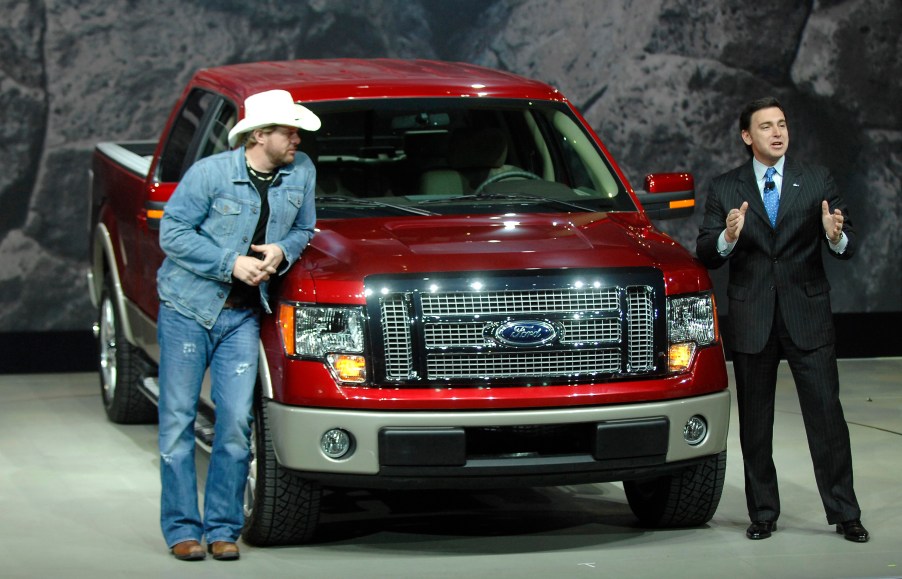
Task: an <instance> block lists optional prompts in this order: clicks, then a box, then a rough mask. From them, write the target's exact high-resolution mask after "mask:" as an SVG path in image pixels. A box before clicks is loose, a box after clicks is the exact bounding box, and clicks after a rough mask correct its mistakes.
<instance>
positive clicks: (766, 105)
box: [739, 96, 786, 154]
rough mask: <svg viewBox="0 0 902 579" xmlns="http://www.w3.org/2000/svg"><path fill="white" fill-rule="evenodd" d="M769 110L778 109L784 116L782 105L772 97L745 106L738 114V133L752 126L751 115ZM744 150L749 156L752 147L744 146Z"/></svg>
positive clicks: (756, 100)
mask: <svg viewBox="0 0 902 579" xmlns="http://www.w3.org/2000/svg"><path fill="white" fill-rule="evenodd" d="M770 108H778V109H780V111H781V112H782V113H783V114H784V115H785V114H786V111H784V110H783V105H781V104H780V101H778V100H777V99H776V98H774V97H771V96H769V97H763V98H760V99H755V100H753V101H752V102H750V103H749V104H747V105H745V108H744V109H742V112H741V113H739V132H740V133H741V132H742V131H747V130H749V128H750V127H751V126H752V115H753V114H755V113H756V112H758V111H760V110H761V109H770ZM745 148H746V149H747V150H748V152H749V154H751V152H752V146H751V145H746V146H745Z"/></svg>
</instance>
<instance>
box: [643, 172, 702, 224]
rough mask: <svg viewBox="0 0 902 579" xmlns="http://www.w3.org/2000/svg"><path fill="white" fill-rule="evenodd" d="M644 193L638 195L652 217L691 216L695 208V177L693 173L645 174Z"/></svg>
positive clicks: (673, 217) (646, 211) (647, 213)
mask: <svg viewBox="0 0 902 579" xmlns="http://www.w3.org/2000/svg"><path fill="white" fill-rule="evenodd" d="M643 189H644V190H645V192H644V193H637V194H636V197H638V198H639V202H640V203H641V204H642V207H643V208H645V214H646V215H648V216H649V217H650V218H652V219H676V218H678V217H689V216H690V215H692V211H693V209H695V178H694V177H692V174H691V173H652V174H650V175H646V176H645V186H644V187H643Z"/></svg>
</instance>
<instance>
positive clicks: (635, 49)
mask: <svg viewBox="0 0 902 579" xmlns="http://www.w3.org/2000/svg"><path fill="white" fill-rule="evenodd" d="M0 13H2V14H3V15H4V16H5V17H4V18H3V19H2V21H0V56H2V69H0V158H2V160H3V161H2V163H3V164H2V171H0V333H2V332H31V331H48V330H50V331H61V330H62V331H68V330H86V329H88V328H89V327H90V325H91V322H92V320H93V318H94V313H93V311H92V309H91V307H90V302H89V300H88V297H87V290H86V283H85V278H84V271H85V267H86V264H87V239H88V237H87V206H88V205H87V195H88V191H87V186H88V168H89V164H90V155H91V151H92V148H93V147H94V145H95V143H97V142H98V141H103V140H128V139H146V138H156V137H157V136H158V132H159V131H160V130H161V129H162V127H163V124H164V122H165V120H166V115H167V114H168V112H169V109H170V107H171V106H172V104H173V102H174V101H175V99H176V98H177V96H178V95H179V93H180V91H181V90H182V87H183V86H184V84H185V82H186V81H187V79H188V78H189V77H190V75H191V74H192V73H193V72H194V71H195V70H196V69H198V68H202V67H207V66H214V65H220V64H227V63H236V62H246V61H256V60H281V59H292V58H316V57H336V56H347V57H374V56H388V57H400V58H436V59H443V60H456V61H466V62H472V63H478V64H483V65H488V66H491V67H495V68H500V69H504V70H510V71H513V72H516V73H519V74H523V75H526V76H530V77H535V78H538V79H541V80H544V81H547V82H549V83H551V84H553V85H555V86H557V87H558V88H560V89H561V90H562V91H563V92H564V94H566V95H567V96H568V97H569V98H570V99H571V100H572V101H573V102H574V103H575V104H576V105H577V106H578V107H579V108H580V109H581V110H582V111H583V112H584V114H585V116H586V118H587V119H588V120H589V121H590V122H591V123H592V125H593V126H594V127H595V128H596V130H597V131H598V133H599V134H600V135H601V137H602V139H603V140H604V141H605V143H606V144H607V145H608V147H609V148H610V149H611V151H612V152H613V153H614V155H615V157H616V158H617V160H618V161H619V163H620V164H621V166H622V168H623V169H624V171H625V172H626V174H627V176H628V178H629V179H630V181H631V182H632V184H633V186H634V187H639V186H641V184H642V179H643V177H644V175H645V174H646V173H647V172H651V171H671V170H687V171H691V172H692V173H694V174H695V177H696V182H697V186H698V189H699V201H700V203H701V206H703V204H704V200H705V190H706V187H707V185H708V184H709V183H710V181H711V179H712V178H713V177H714V176H715V175H717V174H719V173H721V172H723V171H725V170H727V169H729V168H731V167H733V166H735V165H737V164H739V163H741V162H742V161H744V160H745V159H746V156H745V155H746V153H745V149H744V148H743V146H742V143H741V141H740V139H739V135H738V130H737V115H738V111H739V109H740V108H741V106H742V105H743V104H744V103H745V102H747V101H748V100H750V99H751V98H755V97H758V96H763V95H767V94H772V95H775V96H777V97H778V98H780V99H781V100H782V102H783V104H784V106H785V107H786V108H787V112H788V115H789V120H790V124H791V129H792V147H791V151H790V154H792V155H796V156H799V157H804V158H806V159H808V160H809V161H812V162H818V163H822V164H825V165H827V166H829V167H830V168H831V169H832V170H833V172H834V176H835V177H836V179H837V181H838V182H839V184H840V186H841V188H842V191H843V193H844V195H845V197H846V198H847V200H848V202H849V205H850V209H851V213H852V217H853V219H854V221H855V224H856V226H857V228H858V231H859V232H860V233H859V236H860V240H861V247H860V250H859V251H860V253H859V254H858V258H857V259H855V260H852V261H851V262H845V263H842V264H837V263H832V262H833V261H834V260H830V262H831V263H830V266H831V268H830V271H829V272H828V273H829V275H830V278H831V282H832V285H833V294H832V295H833V301H834V306H835V308H836V310H837V311H840V312H880V311H893V312H898V311H900V310H902V289H900V288H902V278H900V269H902V268H900V267H899V263H900V262H899V260H900V257H899V256H900V254H902V251H900V249H902V243H900V239H902V236H900V235H899V223H900V175H902V146H900V145H902V105H900V102H902V62H900V55H902V41H900V30H902V2H900V1H899V0H809V1H793V0H758V1H757V2H748V1H747V0H705V1H703V0H642V1H633V0H444V1H442V0H434V1H430V0H370V1H365V0H331V1H327V0H306V1H301V0H295V1H293V0H280V1H273V0H258V1H254V0H243V1H238V0H178V1H176V0H158V1H157V2H142V1H138V0H0ZM700 220H701V210H700V209H699V210H697V211H696V215H695V216H693V217H691V218H686V219H682V220H678V221H669V222H662V223H661V224H660V225H661V227H662V228H663V229H664V230H665V231H667V232H668V233H670V234H671V235H672V236H674V237H675V238H676V239H677V240H678V241H680V242H681V243H683V244H684V245H687V246H688V247H690V248H693V247H694V241H695V236H696V232H697V228H698V224H699V222H700ZM714 278H715V282H716V283H717V284H718V288H719V291H722V289H723V288H722V286H723V281H724V280H723V279H722V274H721V273H720V272H718V273H716V274H715V275H714ZM721 303H725V300H722V301H721Z"/></svg>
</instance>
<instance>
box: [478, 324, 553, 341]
mask: <svg viewBox="0 0 902 579" xmlns="http://www.w3.org/2000/svg"><path fill="white" fill-rule="evenodd" d="M494 336H495V339H496V340H497V341H499V342H501V343H502V344H505V345H507V346H518V347H525V346H541V345H542V344H547V343H548V342H550V341H551V340H553V339H555V338H556V337H557V330H555V329H554V326H552V325H551V324H549V323H548V322H542V321H540V320H517V321H513V322H505V323H503V324H501V325H500V326H498V327H497V328H495V332H494Z"/></svg>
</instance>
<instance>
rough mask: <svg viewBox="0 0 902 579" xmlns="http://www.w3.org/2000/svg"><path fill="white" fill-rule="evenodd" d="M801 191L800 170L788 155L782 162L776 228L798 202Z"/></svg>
mask: <svg viewBox="0 0 902 579" xmlns="http://www.w3.org/2000/svg"><path fill="white" fill-rule="evenodd" d="M801 193H802V172H801V170H800V169H799V168H798V167H797V166H796V164H795V163H793V162H792V161H790V159H789V157H787V158H786V161H785V162H784V163H783V187H782V188H781V189H780V209H779V210H778V211H777V228H778V229H779V226H780V221H782V220H783V217H784V216H785V215H786V213H787V212H788V211H789V209H790V208H791V207H792V206H793V205H795V204H796V203H798V201H799V197H800V196H801V195H800V194H801Z"/></svg>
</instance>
